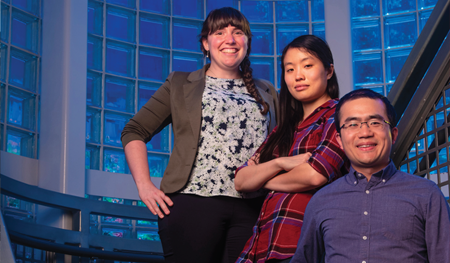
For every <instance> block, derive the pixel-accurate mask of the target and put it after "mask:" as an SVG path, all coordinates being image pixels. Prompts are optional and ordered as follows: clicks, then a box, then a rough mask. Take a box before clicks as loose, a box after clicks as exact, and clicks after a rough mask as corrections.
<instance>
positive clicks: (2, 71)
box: [0, 44, 8, 82]
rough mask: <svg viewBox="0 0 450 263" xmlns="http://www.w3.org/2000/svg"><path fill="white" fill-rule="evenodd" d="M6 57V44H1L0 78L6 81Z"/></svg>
mask: <svg viewBox="0 0 450 263" xmlns="http://www.w3.org/2000/svg"><path fill="white" fill-rule="evenodd" d="M7 58H8V47H7V46H6V45H3V44H2V45H1V53H0V80H1V81H4V82H6V68H7V67H5V66H4V65H6V60H7Z"/></svg>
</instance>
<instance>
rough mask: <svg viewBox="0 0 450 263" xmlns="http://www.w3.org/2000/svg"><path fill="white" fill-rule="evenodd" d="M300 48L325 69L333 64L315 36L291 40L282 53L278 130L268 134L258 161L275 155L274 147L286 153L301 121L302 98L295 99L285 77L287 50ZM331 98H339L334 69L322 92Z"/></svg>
mask: <svg viewBox="0 0 450 263" xmlns="http://www.w3.org/2000/svg"><path fill="white" fill-rule="evenodd" d="M292 48H295V49H300V50H302V51H306V52H308V53H310V54H311V55H313V56H315V57H317V58H318V59H319V60H320V61H321V62H322V64H323V66H324V68H325V70H328V69H330V67H331V64H334V63H333V55H332V54H331V50H330V47H329V46H328V44H327V43H326V42H325V41H323V40H322V39H320V38H319V37H316V36H314V35H304V36H300V37H297V38H296V39H294V40H292V42H291V43H289V44H288V45H287V46H286V47H285V48H284V49H283V53H282V55H281V88H280V98H279V105H280V106H279V112H280V118H279V122H278V126H277V131H276V132H275V133H274V134H272V135H271V136H270V138H269V139H268V140H267V142H266V144H265V145H264V147H263V148H262V149H261V153H260V157H259V162H260V163H263V162H267V161H270V160H272V159H274V158H275V157H274V156H273V153H274V150H275V149H276V148H278V155H279V157H282V156H288V155H289V150H290V149H291V146H292V143H293V142H294V134H295V130H296V128H297V125H298V124H299V123H300V122H301V121H302V120H303V118H304V117H305V116H303V114H304V112H303V105H302V102H301V101H298V100H296V99H295V98H294V97H293V96H292V95H291V93H290V92H289V89H288V87H287V84H286V81H285V80H284V75H285V73H284V72H285V68H284V58H285V57H286V53H287V51H288V50H289V49H292ZM325 92H326V93H327V94H328V95H329V96H330V98H332V99H337V98H339V84H338V81H337V76H336V71H335V70H334V71H333V75H332V76H331V78H330V79H329V80H328V81H327V88H326V91H325Z"/></svg>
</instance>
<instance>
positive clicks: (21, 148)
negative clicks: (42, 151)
mask: <svg viewBox="0 0 450 263" xmlns="http://www.w3.org/2000/svg"><path fill="white" fill-rule="evenodd" d="M6 151H7V152H9V153H13V154H17V155H22V156H26V157H30V158H33V156H34V135H33V134H32V133H29V132H24V131H21V130H17V129H14V128H10V127H8V129H7V131H6Z"/></svg>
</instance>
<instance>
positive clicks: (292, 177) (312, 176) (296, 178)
mask: <svg viewBox="0 0 450 263" xmlns="http://www.w3.org/2000/svg"><path fill="white" fill-rule="evenodd" d="M327 181H328V179H327V178H326V177H325V176H324V175H322V174H320V173H318V172H317V171H316V170H315V169H314V168H312V167H311V165H309V164H308V163H302V164H299V165H298V166H296V167H295V168H294V169H292V170H290V171H289V172H287V173H284V174H280V175H278V176H276V177H274V178H272V179H270V180H269V181H267V183H266V184H265V185H264V188H266V189H269V190H273V191H279V192H289V193H295V192H304V191H308V190H311V189H315V188H317V187H320V186H322V185H324V184H326V183H327Z"/></svg>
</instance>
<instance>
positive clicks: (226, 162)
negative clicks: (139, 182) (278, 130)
mask: <svg viewBox="0 0 450 263" xmlns="http://www.w3.org/2000/svg"><path fill="white" fill-rule="evenodd" d="M261 107H262V106H261V105H259V104H257V103H256V101H255V99H254V98H253V97H252V96H251V95H250V94H249V93H248V92H247V88H246V87H245V84H244V81H243V80H242V79H218V78H214V77H210V76H206V85H205V91H204V92H203V98H202V127H201V130H200V138H199V142H198V152H197V156H196V160H195V162H194V166H193V169H192V172H191V177H190V179H189V181H188V183H187V185H186V187H185V188H184V189H182V190H181V191H180V193H185V194H196V195H200V196H205V197H208V196H230V197H237V198H244V195H243V193H239V192H237V191H236V189H235V188H234V172H235V170H236V168H238V167H240V166H241V165H243V164H244V163H245V162H246V161H247V160H248V159H249V158H250V157H251V156H252V155H253V153H255V151H256V150H257V149H258V147H259V146H260V145H261V144H262V143H263V142H264V139H265V138H266V136H267V133H268V130H267V129H268V125H269V120H268V117H267V116H264V115H262V114H261V113H260V110H261ZM257 195H261V194H257ZM249 196H253V195H248V194H247V195H246V196H245V197H249Z"/></svg>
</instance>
